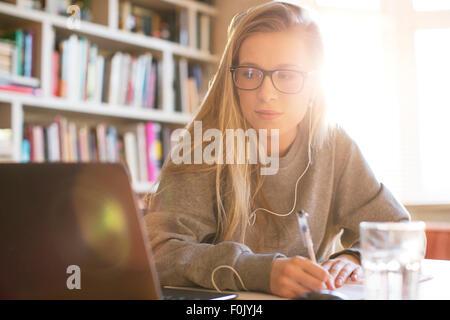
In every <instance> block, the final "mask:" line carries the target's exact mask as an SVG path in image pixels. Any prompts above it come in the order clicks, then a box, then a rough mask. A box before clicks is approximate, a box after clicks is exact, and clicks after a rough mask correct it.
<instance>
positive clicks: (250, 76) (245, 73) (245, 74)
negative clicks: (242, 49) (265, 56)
mask: <svg viewBox="0 0 450 320" xmlns="http://www.w3.org/2000/svg"><path fill="white" fill-rule="evenodd" d="M253 76H254V72H253V71H251V70H249V71H245V72H244V77H246V78H247V79H251V78H253Z"/></svg>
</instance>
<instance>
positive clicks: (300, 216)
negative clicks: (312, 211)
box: [297, 210, 317, 263]
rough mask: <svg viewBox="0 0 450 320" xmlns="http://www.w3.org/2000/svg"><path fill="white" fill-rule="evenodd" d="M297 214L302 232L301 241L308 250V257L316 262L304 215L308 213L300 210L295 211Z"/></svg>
mask: <svg viewBox="0 0 450 320" xmlns="http://www.w3.org/2000/svg"><path fill="white" fill-rule="evenodd" d="M297 214H298V223H299V225H300V230H301V234H302V240H303V243H304V245H305V247H306V249H307V250H308V255H309V259H310V260H311V261H312V262H314V263H317V260H316V255H315V254H314V246H313V242H312V239H311V232H310V231H309V226H308V221H307V220H306V217H307V216H308V213H307V212H305V211H303V210H301V211H300V212H297Z"/></svg>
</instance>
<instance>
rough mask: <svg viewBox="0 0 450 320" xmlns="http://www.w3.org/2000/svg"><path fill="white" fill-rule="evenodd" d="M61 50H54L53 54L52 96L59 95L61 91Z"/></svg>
mask: <svg viewBox="0 0 450 320" xmlns="http://www.w3.org/2000/svg"><path fill="white" fill-rule="evenodd" d="M59 59H60V54H59V51H57V50H55V51H53V55H52V96H54V97H57V96H59V95H60V93H59V79H58V76H59Z"/></svg>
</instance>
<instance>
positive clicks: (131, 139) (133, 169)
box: [124, 131, 139, 182]
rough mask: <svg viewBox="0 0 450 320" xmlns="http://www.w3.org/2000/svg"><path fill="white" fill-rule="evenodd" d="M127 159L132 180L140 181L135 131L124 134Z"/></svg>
mask: <svg viewBox="0 0 450 320" xmlns="http://www.w3.org/2000/svg"><path fill="white" fill-rule="evenodd" d="M124 146H125V159H126V163H127V167H128V170H129V172H130V176H131V180H132V181H133V182H136V181H139V167H138V159H137V142H136V134H135V133H134V132H130V131H128V132H126V133H125V134H124Z"/></svg>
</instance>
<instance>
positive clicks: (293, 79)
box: [230, 66, 313, 94]
mask: <svg viewBox="0 0 450 320" xmlns="http://www.w3.org/2000/svg"><path fill="white" fill-rule="evenodd" d="M230 72H231V73H232V78H233V83H234V85H235V86H236V87H237V88H238V89H241V90H256V89H258V88H259V87H260V86H261V85H262V83H263V82H264V78H265V77H266V76H270V79H271V80H272V84H273V86H274V87H275V89H277V90H278V91H280V92H281V93H287V94H294V93H299V92H300V91H302V89H303V87H304V84H305V81H306V78H307V77H308V76H309V75H310V74H312V73H313V71H309V72H303V71H297V70H288V69H280V70H263V69H260V68H257V67H250V66H237V67H231V68H230Z"/></svg>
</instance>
